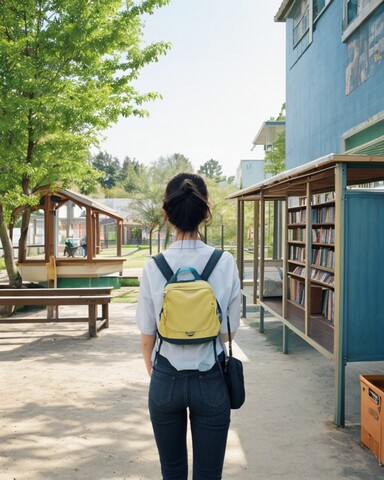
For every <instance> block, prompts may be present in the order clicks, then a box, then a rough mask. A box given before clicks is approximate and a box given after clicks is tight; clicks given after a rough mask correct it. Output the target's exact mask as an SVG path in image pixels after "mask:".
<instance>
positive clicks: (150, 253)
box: [149, 228, 153, 256]
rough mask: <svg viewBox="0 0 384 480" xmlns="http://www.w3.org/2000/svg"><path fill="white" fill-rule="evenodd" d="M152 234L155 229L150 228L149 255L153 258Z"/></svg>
mask: <svg viewBox="0 0 384 480" xmlns="http://www.w3.org/2000/svg"><path fill="white" fill-rule="evenodd" d="M152 232H153V229H152V228H150V229H149V255H151V256H152Z"/></svg>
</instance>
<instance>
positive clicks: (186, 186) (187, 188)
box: [180, 178, 196, 193]
mask: <svg viewBox="0 0 384 480" xmlns="http://www.w3.org/2000/svg"><path fill="white" fill-rule="evenodd" d="M180 189H181V190H182V191H183V192H185V193H189V192H192V191H196V185H195V184H194V183H193V182H192V180H190V179H189V178H186V179H185V180H184V181H183V183H182V184H181V185H180Z"/></svg>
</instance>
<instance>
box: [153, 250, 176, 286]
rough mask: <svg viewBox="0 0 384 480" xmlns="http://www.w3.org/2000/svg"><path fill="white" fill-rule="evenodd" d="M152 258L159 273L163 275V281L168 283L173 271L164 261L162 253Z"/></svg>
mask: <svg viewBox="0 0 384 480" xmlns="http://www.w3.org/2000/svg"><path fill="white" fill-rule="evenodd" d="M152 258H153V260H154V261H155V263H156V265H157V266H158V267H159V270H160V272H161V273H162V274H163V275H164V277H165V279H166V280H167V282H168V280H170V278H171V277H172V276H173V271H172V269H171V267H170V266H169V265H168V262H167V261H166V260H165V258H164V255H163V254H162V253H158V254H157V255H155V256H154V257H152Z"/></svg>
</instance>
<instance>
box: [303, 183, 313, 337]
mask: <svg viewBox="0 0 384 480" xmlns="http://www.w3.org/2000/svg"><path fill="white" fill-rule="evenodd" d="M311 197H312V194H311V183H310V181H309V180H307V209H306V212H305V213H306V222H305V223H306V227H305V228H306V230H305V251H306V256H305V310H304V333H305V335H309V322H310V316H311V264H312V248H311V247H312V210H311V203H312V202H311Z"/></svg>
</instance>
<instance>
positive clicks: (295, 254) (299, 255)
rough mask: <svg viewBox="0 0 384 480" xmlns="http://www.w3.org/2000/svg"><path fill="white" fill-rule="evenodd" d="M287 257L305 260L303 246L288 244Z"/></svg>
mask: <svg viewBox="0 0 384 480" xmlns="http://www.w3.org/2000/svg"><path fill="white" fill-rule="evenodd" d="M288 255H289V257H288V258H289V259H290V260H295V261H297V262H305V247H299V246H297V245H290V246H289V251H288Z"/></svg>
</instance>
